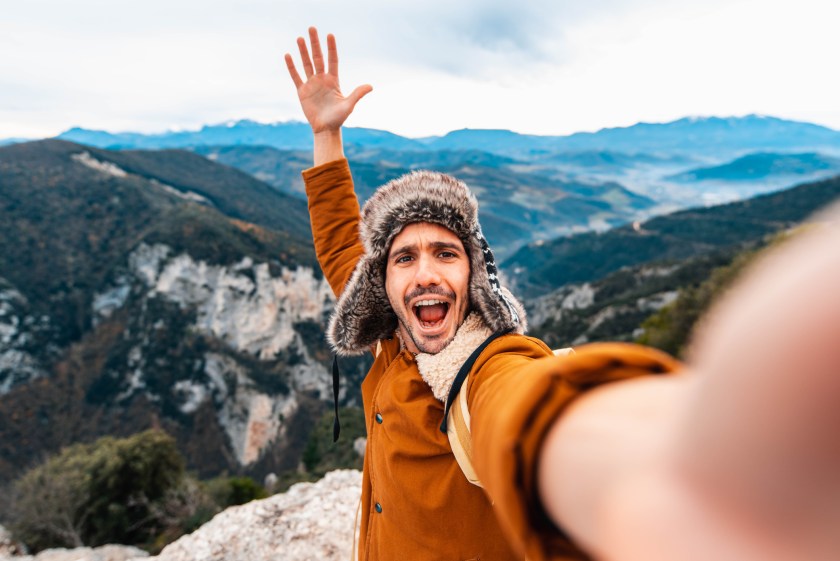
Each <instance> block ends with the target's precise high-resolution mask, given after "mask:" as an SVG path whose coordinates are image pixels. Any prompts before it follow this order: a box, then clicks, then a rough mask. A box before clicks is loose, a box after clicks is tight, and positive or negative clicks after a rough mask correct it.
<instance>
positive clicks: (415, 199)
mask: <svg viewBox="0 0 840 561" xmlns="http://www.w3.org/2000/svg"><path fill="white" fill-rule="evenodd" d="M417 222H430V223H432V224H438V225H440V226H443V227H444V228H447V229H448V230H450V231H451V232H453V233H454V234H455V235H456V236H458V238H460V240H461V243H463V244H464V249H465V250H466V251H467V253H468V254H469V257H470V287H469V297H470V308H471V309H472V310H474V311H476V312H478V313H479V315H480V316H481V318H482V319H483V320H484V322H485V323H486V324H487V326H488V327H489V328H490V329H492V330H493V331H502V330H508V331H511V330H512V331H515V332H518V333H524V331H525V328H526V322H525V310H524V309H523V307H522V305H521V304H520V303H519V302H518V301H516V299H515V298H514V297H513V296H512V295H511V294H510V292H509V291H508V290H507V289H506V288H503V287H501V286H500V284H499V279H498V272H497V269H496V263H495V259H494V258H493V253H492V252H491V251H490V247H489V246H488V245H487V241H486V240H485V239H484V236H483V235H482V233H481V226H480V225H479V223H478V201H477V200H476V198H475V197H474V196H473V194H472V193H470V190H469V188H467V186H466V185H465V184H464V183H462V182H461V181H458V180H457V179H455V178H454V177H452V176H449V175H446V174H443V173H436V172H431V171H415V172H412V173H409V174H407V175H404V176H402V177H399V178H397V179H394V180H393V181H390V182H389V183H386V184H385V185H383V186H382V187H380V188H379V189H377V190H376V192H375V193H374V194H373V196H372V197H371V198H370V199H369V200H368V201H367V203H366V204H365V206H364V208H363V209H362V216H361V223H360V225H359V230H360V232H359V233H360V236H361V239H362V243H363V244H364V249H365V253H364V255H362V257H361V259H359V262H358V263H357V264H356V269H355V270H354V271H353V274H352V276H351V277H350V280H349V281H348V283H347V286H345V287H344V291H343V292H342V294H341V297H340V298H339V300H338V304H337V305H336V309H335V312H334V313H333V315H332V317H331V318H330V323H329V327H328V329H327V339H328V341H329V343H330V344H331V345H332V347H333V348H334V349H335V351H336V353H338V354H339V355H345V356H350V355H359V354H363V353H364V352H365V351H367V350H369V349H370V348H371V346H372V345H375V344H376V342H377V341H379V340H380V339H385V338H389V337H392V336H393V335H394V332H395V331H396V330H397V325H398V324H397V316H396V314H395V313H394V310H393V309H392V308H391V304H390V302H389V301H388V295H387V293H386V291H385V269H386V265H387V257H388V251H389V250H390V247H391V242H392V241H393V240H394V238H395V237H396V236H397V234H399V233H400V231H402V229H403V228H404V227H405V226H407V225H409V224H413V223H417Z"/></svg>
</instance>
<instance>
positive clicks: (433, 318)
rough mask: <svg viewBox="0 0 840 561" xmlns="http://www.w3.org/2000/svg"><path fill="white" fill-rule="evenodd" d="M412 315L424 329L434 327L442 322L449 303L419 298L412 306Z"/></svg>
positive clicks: (447, 311)
mask: <svg viewBox="0 0 840 561" xmlns="http://www.w3.org/2000/svg"><path fill="white" fill-rule="evenodd" d="M412 309H413V310H414V315H415V316H416V317H417V320H418V321H419V322H420V325H421V327H423V328H424V329H434V328H435V327H439V326H440V325H441V324H443V322H444V320H446V315H447V314H448V313H449V303H448V302H444V301H443V300H435V299H429V300H420V301H419V302H417V303H416V304H414V306H413V307H412Z"/></svg>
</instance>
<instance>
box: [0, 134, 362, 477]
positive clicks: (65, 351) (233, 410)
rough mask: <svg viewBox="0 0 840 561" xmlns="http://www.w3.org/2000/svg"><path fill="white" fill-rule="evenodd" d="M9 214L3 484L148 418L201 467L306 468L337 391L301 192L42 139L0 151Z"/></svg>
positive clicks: (2, 252) (157, 157) (324, 299)
mask: <svg viewBox="0 0 840 561" xmlns="http://www.w3.org/2000/svg"><path fill="white" fill-rule="evenodd" d="M0 221H2V224H3V225H4V228H2V229H0V334H2V337H0V483H3V482H6V481H8V480H10V479H11V478H13V477H14V476H15V475H16V474H19V473H20V472H21V471H22V470H24V469H26V468H27V467H30V466H31V465H33V464H34V463H36V462H38V461H40V460H41V459H43V457H44V456H45V455H47V454H49V453H52V452H55V451H57V450H59V449H60V448H61V447H62V446H66V445H69V444H71V443H74V442H89V441H92V440H94V439H95V438H97V437H99V436H102V435H115V436H127V435H130V434H134V433H136V432H140V431H142V430H145V429H147V428H150V427H160V428H163V429H165V430H166V431H167V432H169V433H170V434H172V435H173V436H175V438H176V439H177V441H178V444H179V449H180V450H181V452H182V453H183V455H184V456H185V457H186V458H187V461H188V465H189V467H190V469H193V470H196V471H197V472H198V473H199V474H202V475H205V476H209V475H218V474H219V473H222V472H228V473H246V474H250V475H253V476H256V477H259V478H262V476H264V475H265V474H266V473H268V472H282V471H284V470H295V469H296V468H297V466H298V464H299V462H300V458H301V454H302V450H303V447H304V445H305V443H306V439H307V435H308V434H309V431H310V430H311V427H312V425H313V423H314V421H315V420H316V419H319V418H320V417H321V415H322V413H323V412H324V410H325V409H326V407H327V405H328V403H329V401H330V400H331V398H332V396H331V378H330V375H329V371H328V368H327V365H328V363H329V361H330V354H329V350H328V348H327V346H326V344H325V343H324V341H323V337H322V333H323V328H324V324H325V320H326V317H327V316H328V314H329V311H330V309H331V308H332V303H333V296H332V293H331V290H330V289H329V287H328V286H327V284H326V282H325V281H324V279H323V278H322V275H321V273H320V270H319V269H318V267H317V264H316V262H315V258H314V255H313V250H312V245H311V244H312V242H311V235H310V233H309V227H308V218H307V210H306V204H305V202H303V201H301V200H300V199H298V198H295V197H290V196H288V195H284V194H282V193H280V192H279V191H277V190H276V189H274V188H272V187H270V186H269V185H266V184H264V183H262V182H260V181H258V180H256V179H254V178H253V177H250V176H248V175H246V174H244V173H242V172H240V171H237V170H235V169H232V168H229V167H226V166H222V165H219V164H216V163H213V162H211V161H209V160H207V159H205V158H203V157H201V156H199V155H196V154H193V153H189V152H183V151H177V150H165V151H156V152H142V151H128V152H115V151H106V150H99V149H96V148H91V147H88V146H81V145H77V144H73V143H70V142H65V141H60V140H46V141H39V142H31V143H24V144H16V145H12V146H6V147H3V148H0ZM363 371H364V368H363V365H361V364H357V363H355V362H353V361H350V362H347V363H345V364H344V365H343V373H344V375H345V377H346V380H345V381H346V383H347V387H346V388H343V389H342V397H343V401H345V402H351V403H352V402H358V399H359V395H358V381H359V378H360V376H361V375H362V372H363Z"/></svg>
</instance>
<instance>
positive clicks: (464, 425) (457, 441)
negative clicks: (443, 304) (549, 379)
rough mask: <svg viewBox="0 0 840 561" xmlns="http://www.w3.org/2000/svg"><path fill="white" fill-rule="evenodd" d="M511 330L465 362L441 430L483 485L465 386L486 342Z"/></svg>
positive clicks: (472, 480)
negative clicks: (475, 459)
mask: <svg viewBox="0 0 840 561" xmlns="http://www.w3.org/2000/svg"><path fill="white" fill-rule="evenodd" d="M506 333H508V331H500V332H496V333H494V334H492V335H491V336H490V337H488V338H487V339H486V340H485V341H484V343H482V344H481V345H479V346H478V348H477V349H476V350H475V351H473V353H472V354H471V355H470V357H469V358H468V359H467V360H466V362H464V364H463V366H461V369H460V370H459V371H458V375H457V376H455V380H454V381H453V382H452V388H451V389H450V390H449V395H448V396H447V398H446V405H445V407H444V410H443V422H442V423H441V425H440V430H441V432H443V433H445V434H446V436H447V437H449V446H450V447H451V448H452V454H453V455H454V456H455V461H457V462H458V466H459V467H460V468H461V471H462V472H463V473H464V476H465V477H466V478H467V481H469V482H470V483H472V484H473V485H476V486H478V487H481V486H482V485H481V481H480V480H479V479H478V474H476V472H475V468H474V467H473V463H472V434H471V431H470V410H469V406H468V404H467V394H468V393H469V388H468V387H467V386H466V385H465V382H466V380H467V376H468V375H469V373H470V371H471V370H472V367H473V364H475V361H476V360H478V357H479V355H481V353H482V351H484V349H485V348H487V345H489V344H490V343H492V342H493V341H494V340H495V339H497V338H498V337H500V336H502V335H505V334H506ZM553 352H554V354H555V356H566V355H569V354H574V352H575V351H574V349H572V348H571V347H569V348H565V349H557V350H555V351H553Z"/></svg>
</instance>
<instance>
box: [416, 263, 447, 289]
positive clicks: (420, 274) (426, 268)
mask: <svg viewBox="0 0 840 561" xmlns="http://www.w3.org/2000/svg"><path fill="white" fill-rule="evenodd" d="M414 282H415V283H416V284H417V286H438V285H439V284H440V282H441V277H440V271H438V268H437V264H436V263H435V261H434V259H430V258H428V257H425V256H424V257H421V258H420V259H419V261H418V263H417V272H416V274H415V275H414Z"/></svg>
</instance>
